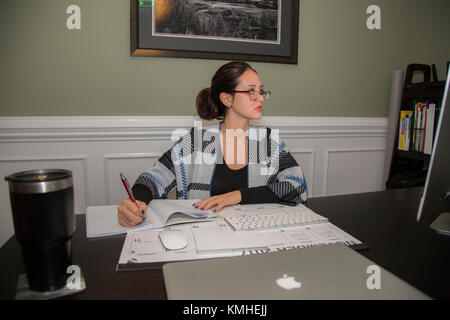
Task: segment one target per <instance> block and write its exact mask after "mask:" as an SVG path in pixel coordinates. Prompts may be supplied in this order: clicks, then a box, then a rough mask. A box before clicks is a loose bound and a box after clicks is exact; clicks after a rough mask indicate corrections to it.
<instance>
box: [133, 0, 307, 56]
mask: <svg viewBox="0 0 450 320" xmlns="http://www.w3.org/2000/svg"><path fill="white" fill-rule="evenodd" d="M130 15H131V17H130V21H131V55H132V56H155V57H174V58H200V59H220V60H245V61H260V62H275V63H290V64H297V61H298V16H299V0H130Z"/></svg>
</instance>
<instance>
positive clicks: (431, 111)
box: [423, 102, 436, 154]
mask: <svg viewBox="0 0 450 320" xmlns="http://www.w3.org/2000/svg"><path fill="white" fill-rule="evenodd" d="M435 115H436V103H434V102H431V103H429V104H428V108H427V113H426V124H425V139H424V140H425V142H424V146H423V152H424V153H426V154H431V150H432V149H433V138H434V131H435V126H434V124H435Z"/></svg>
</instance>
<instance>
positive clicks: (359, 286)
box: [163, 244, 430, 300]
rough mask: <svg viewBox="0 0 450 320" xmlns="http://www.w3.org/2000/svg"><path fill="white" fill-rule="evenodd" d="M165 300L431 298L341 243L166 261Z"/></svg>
mask: <svg viewBox="0 0 450 320" xmlns="http://www.w3.org/2000/svg"><path fill="white" fill-rule="evenodd" d="M163 274H164V282H165V286H166V292H167V297H168V299H175V300H179V299H189V300H197V299H202V300H216V299H218V300H221V299H226V300H236V299H239V300H240V299H252V300H255V299H263V300H264V299H337V300H342V299H358V300H359V299H430V298H429V297H428V296H426V295H425V294H423V293H422V292H420V291H419V290H417V289H415V288H414V287H412V286H411V285H409V284H408V283H406V282H405V281H403V280H401V279H400V278H398V277H396V276H395V275H393V274H392V273H390V272H388V271H387V270H385V269H383V268H381V267H379V266H377V265H376V264H375V263H373V262H372V261H370V260H369V259H367V258H365V257H363V256H362V255H360V254H359V253H357V252H355V251H353V250H352V249H350V248H348V247H347V246H345V245H341V244H331V245H324V246H320V247H310V248H303V249H292V250H285V251H279V252H274V253H266V254H255V255H249V256H240V257H229V258H217V259H207V260H196V261H185V262H175V263H167V264H165V265H164V266H163Z"/></svg>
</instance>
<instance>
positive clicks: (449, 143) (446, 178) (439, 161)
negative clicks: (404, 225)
mask: <svg viewBox="0 0 450 320" xmlns="http://www.w3.org/2000/svg"><path fill="white" fill-rule="evenodd" d="M449 84H450V71H448V72H447V82H446V84H445V90H444V96H443V99H442V107H441V112H440V116H439V121H438V125H437V129H436V135H435V141H434V146H433V149H432V153H431V159H430V164H429V167H428V173H427V178H426V180H425V187H424V189H423V195H422V198H421V199H420V205H419V212H418V214H417V221H419V222H423V223H427V224H428V223H430V222H432V223H431V225H430V227H431V228H433V229H435V230H436V231H437V232H439V233H441V234H445V235H448V236H450V212H449V211H450V210H449V209H450V207H449V203H450V110H449V109H450V105H449V104H450V101H449V100H450V99H449V94H450V92H449Z"/></svg>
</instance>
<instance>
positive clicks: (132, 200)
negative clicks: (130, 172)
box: [119, 172, 144, 215]
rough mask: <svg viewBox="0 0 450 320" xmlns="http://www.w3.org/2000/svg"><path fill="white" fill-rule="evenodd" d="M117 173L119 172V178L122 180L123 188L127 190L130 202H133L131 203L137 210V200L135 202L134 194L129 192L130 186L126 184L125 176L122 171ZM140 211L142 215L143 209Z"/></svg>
mask: <svg viewBox="0 0 450 320" xmlns="http://www.w3.org/2000/svg"><path fill="white" fill-rule="evenodd" d="M119 174H120V179H121V180H122V183H123V186H124V187H125V190H126V191H127V193H128V197H129V198H130V200H131V202H133V203H134V204H135V205H136V207H137V208H138V210H141V209H140V208H139V206H138V204H137V202H136V199H135V198H134V196H133V193H132V192H131V188H130V185H129V184H128V180H127V177H125V176H124V175H123V174H122V173H120V172H119ZM141 212H142V215H144V210H142V211H141Z"/></svg>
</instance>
